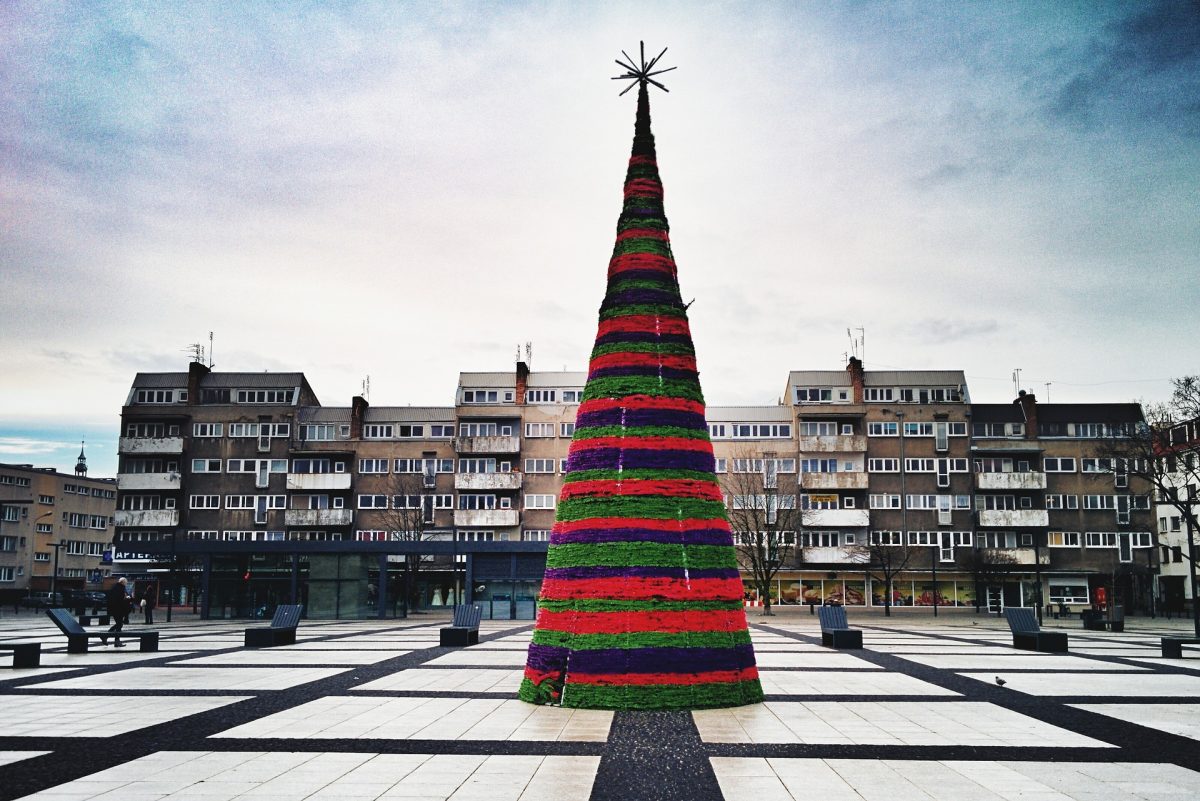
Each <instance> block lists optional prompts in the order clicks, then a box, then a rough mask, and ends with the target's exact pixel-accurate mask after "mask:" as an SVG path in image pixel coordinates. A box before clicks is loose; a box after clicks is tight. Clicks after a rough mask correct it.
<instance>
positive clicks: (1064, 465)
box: [1042, 456, 1075, 473]
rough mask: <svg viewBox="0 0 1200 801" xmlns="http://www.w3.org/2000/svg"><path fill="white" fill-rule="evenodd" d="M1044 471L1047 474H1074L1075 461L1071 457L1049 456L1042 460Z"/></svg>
mask: <svg viewBox="0 0 1200 801" xmlns="http://www.w3.org/2000/svg"><path fill="white" fill-rule="evenodd" d="M1042 469H1043V470H1044V471H1045V472H1047V473H1074V472H1075V459H1074V457H1071V456H1057V457H1054V456H1047V457H1046V458H1045V459H1043V460H1042Z"/></svg>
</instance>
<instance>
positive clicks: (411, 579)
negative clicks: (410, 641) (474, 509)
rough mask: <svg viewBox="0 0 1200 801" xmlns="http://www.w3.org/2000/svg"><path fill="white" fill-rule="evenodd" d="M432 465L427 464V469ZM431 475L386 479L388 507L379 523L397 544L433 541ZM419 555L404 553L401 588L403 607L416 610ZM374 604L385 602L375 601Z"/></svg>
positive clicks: (408, 474) (395, 475)
mask: <svg viewBox="0 0 1200 801" xmlns="http://www.w3.org/2000/svg"><path fill="white" fill-rule="evenodd" d="M430 469H432V466H431V465H429V464H428V463H426V470H430ZM435 475H436V474H434V473H428V472H427V473H391V474H389V476H388V481H387V491H388V496H389V498H388V501H389V502H388V508H387V510H386V511H383V513H382V514H381V515H380V522H381V523H382V524H383V525H384V527H385V528H387V530H388V533H389V535H390V536H391V538H392V539H393V540H396V541H400V542H422V541H425V540H429V539H432V538H433V532H432V530H431V529H432V526H433V522H434V515H435V507H434V503H435V501H434V496H435V495H436V493H437V490H436V489H435V488H434V482H433V480H432V479H433V477H434V476H435ZM421 561H422V555H421V554H405V556H404V563H403V564H404V568H403V571H402V573H403V576H404V587H405V605H406V606H407V607H408V608H410V609H415V608H416V607H417V606H418V605H419V604H420V595H419V589H418V586H417V577H418V574H419V573H420V570H421ZM377 603H380V604H382V603H384V599H382V598H380V599H378V601H377Z"/></svg>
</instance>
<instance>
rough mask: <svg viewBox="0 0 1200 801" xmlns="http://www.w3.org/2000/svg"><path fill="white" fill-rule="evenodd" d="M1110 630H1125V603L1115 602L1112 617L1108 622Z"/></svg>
mask: <svg viewBox="0 0 1200 801" xmlns="http://www.w3.org/2000/svg"><path fill="white" fill-rule="evenodd" d="M1108 630H1109V631H1124V630H1125V606H1124V605H1123V604H1113V608H1112V618H1111V619H1110V620H1109V622H1108Z"/></svg>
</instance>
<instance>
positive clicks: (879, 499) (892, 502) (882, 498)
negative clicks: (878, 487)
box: [867, 495, 900, 509]
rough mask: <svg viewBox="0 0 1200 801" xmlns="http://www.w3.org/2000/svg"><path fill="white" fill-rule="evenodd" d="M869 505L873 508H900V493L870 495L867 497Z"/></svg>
mask: <svg viewBox="0 0 1200 801" xmlns="http://www.w3.org/2000/svg"><path fill="white" fill-rule="evenodd" d="M867 505H868V506H869V507H870V508H871V509H899V508H900V496H899V495H870V496H868V497H867Z"/></svg>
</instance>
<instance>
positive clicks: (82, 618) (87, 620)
mask: <svg viewBox="0 0 1200 801" xmlns="http://www.w3.org/2000/svg"><path fill="white" fill-rule="evenodd" d="M92 618H95V619H96V625H97V626H107V625H109V624H110V623H111V621H112V619H111V618H110V617H109V616H108V615H107V614H96V615H79V625H81V626H90V625H92Z"/></svg>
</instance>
